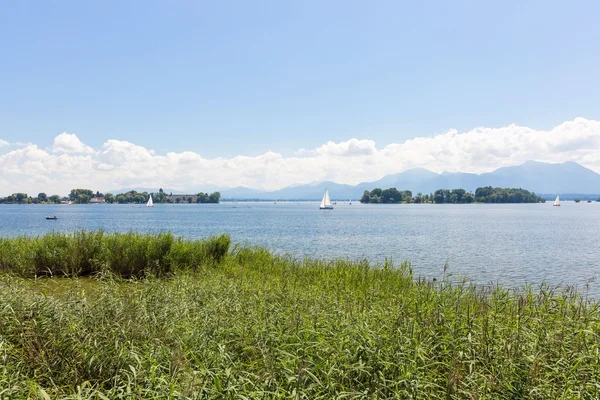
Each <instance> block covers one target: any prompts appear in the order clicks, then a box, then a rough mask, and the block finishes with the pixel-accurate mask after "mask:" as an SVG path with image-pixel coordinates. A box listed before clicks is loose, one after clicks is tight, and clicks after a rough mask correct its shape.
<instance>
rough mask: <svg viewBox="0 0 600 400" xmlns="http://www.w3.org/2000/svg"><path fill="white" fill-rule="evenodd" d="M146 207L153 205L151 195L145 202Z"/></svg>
mask: <svg viewBox="0 0 600 400" xmlns="http://www.w3.org/2000/svg"><path fill="white" fill-rule="evenodd" d="M146 207H154V202H153V201H152V195H150V198H149V199H148V202H147V203H146Z"/></svg>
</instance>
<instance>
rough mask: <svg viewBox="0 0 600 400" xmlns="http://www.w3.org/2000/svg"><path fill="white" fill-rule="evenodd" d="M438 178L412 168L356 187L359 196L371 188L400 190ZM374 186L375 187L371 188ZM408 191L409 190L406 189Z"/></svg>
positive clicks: (423, 169)
mask: <svg viewBox="0 0 600 400" xmlns="http://www.w3.org/2000/svg"><path fill="white" fill-rule="evenodd" d="M438 176H439V174H436V173H435V172H431V171H430V170H428V169H425V168H413V169H408V170H406V171H404V172H401V173H399V174H393V175H387V176H384V177H383V178H381V179H379V180H377V181H374V182H362V183H359V184H358V185H357V186H356V187H357V188H358V189H359V191H360V194H361V196H362V193H363V192H364V191H365V190H372V189H373V188H376V187H378V188H392V187H395V188H396V189H400V188H411V187H416V186H417V185H420V184H421V183H423V182H428V181H430V180H432V179H435V178H437V177H438ZM373 185H375V186H373ZM408 190H410V189H408Z"/></svg>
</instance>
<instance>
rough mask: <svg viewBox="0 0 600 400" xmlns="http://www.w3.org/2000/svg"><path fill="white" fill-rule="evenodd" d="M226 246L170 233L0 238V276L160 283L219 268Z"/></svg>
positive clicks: (225, 241)
mask: <svg viewBox="0 0 600 400" xmlns="http://www.w3.org/2000/svg"><path fill="white" fill-rule="evenodd" d="M229 245H230V239H229V236H227V235H221V236H218V237H214V238H209V239H207V240H204V241H198V240H195V241H194V240H184V239H181V238H175V237H174V236H173V235H172V234H171V233H160V234H156V235H143V234H139V233H133V232H132V233H105V232H104V231H95V232H86V231H79V232H75V233H72V234H64V233H50V234H47V235H44V236H41V237H25V236H22V237H17V238H0V272H2V271H4V272H10V273H13V274H17V275H19V276H23V277H36V276H61V277H62V276H69V277H74V276H89V275H94V274H98V273H107V272H109V273H113V274H117V275H119V276H121V277H132V276H135V277H143V276H155V277H159V276H164V275H166V274H169V273H172V272H173V271H175V270H178V269H182V268H183V269H187V268H189V267H196V266H197V265H199V264H206V263H218V262H220V261H221V260H222V259H223V257H225V255H226V254H227V251H228V249H229Z"/></svg>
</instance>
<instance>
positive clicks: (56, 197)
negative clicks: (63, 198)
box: [48, 194, 60, 204]
mask: <svg viewBox="0 0 600 400" xmlns="http://www.w3.org/2000/svg"><path fill="white" fill-rule="evenodd" d="M48 199H49V200H50V201H51V202H53V203H54V204H60V196H59V195H57V194H53V195H52V196H50V197H49V198H48Z"/></svg>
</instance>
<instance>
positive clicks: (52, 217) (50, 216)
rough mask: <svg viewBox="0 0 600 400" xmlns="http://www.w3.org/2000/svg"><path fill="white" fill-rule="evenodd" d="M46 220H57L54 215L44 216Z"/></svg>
mask: <svg viewBox="0 0 600 400" xmlns="http://www.w3.org/2000/svg"><path fill="white" fill-rule="evenodd" d="M46 219H58V218H56V215H46Z"/></svg>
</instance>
